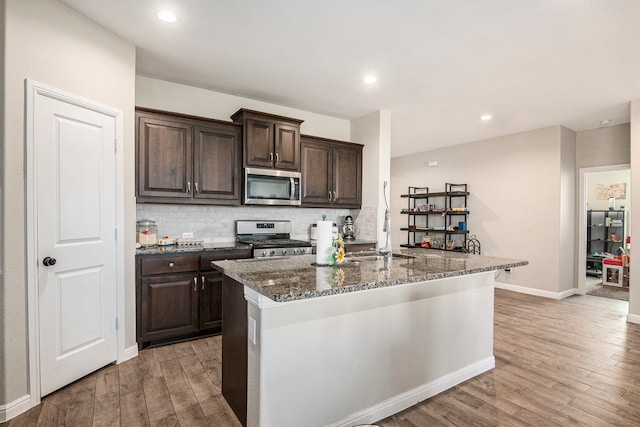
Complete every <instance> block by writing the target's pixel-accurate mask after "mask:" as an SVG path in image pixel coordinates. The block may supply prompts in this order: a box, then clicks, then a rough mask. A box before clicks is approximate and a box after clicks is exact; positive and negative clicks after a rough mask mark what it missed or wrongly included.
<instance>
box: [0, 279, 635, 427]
mask: <svg viewBox="0 0 640 427" xmlns="http://www.w3.org/2000/svg"><path fill="white" fill-rule="evenodd" d="M627 306H628V304H627V303H626V302H623V301H617V300H610V299H605V298H599V297H591V296H573V297H570V298H566V299H564V300H561V301H556V300H550V299H546V298H540V297H534V296H530V295H523V294H518V293H514V292H509V291H504V290H500V289H497V290H496V302H495V339H494V341H495V344H494V354H495V357H496V368H495V369H494V370H492V371H490V372H487V373H485V374H482V375H480V376H478V377H476V378H473V379H471V380H469V381H466V382H465V383H463V384H460V385H459V386H456V387H454V388H452V389H451V390H448V391H446V392H444V393H441V394H439V395H437V396H435V397H433V398H431V399H428V400H426V401H424V402H420V403H418V404H416V405H414V406H412V407H411V408H409V409H407V410H405V411H403V412H401V413H399V414H396V415H394V416H392V417H389V418H387V419H385V420H382V421H379V422H377V423H376V424H377V425H379V426H381V427H412V426H420V427H422V426H441V425H445V426H568V425H575V426H612V425H619V426H635V425H640V405H639V404H638V402H640V325H634V324H629V323H627V322H626V312H627ZM220 356H221V339H220V337H212V338H205V339H201V340H197V341H190V342H185V343H179V344H174V345H170V346H165V347H158V348H154V349H147V350H143V351H141V352H140V355H139V357H138V358H136V359H133V360H130V361H128V362H125V363H123V364H121V365H118V366H115V365H112V366H108V367H106V368H104V369H102V370H100V371H98V372H96V373H94V374H92V375H90V376H88V377H86V378H83V379H81V380H79V381H77V382H76V383H74V384H71V385H69V386H67V387H65V388H64V389H62V390H60V391H58V392H56V393H54V394H52V395H50V396H47V397H46V398H45V399H43V402H42V404H41V405H39V406H37V407H35V408H33V409H31V410H30V411H28V412H26V413H25V414H22V415H20V416H18V417H16V418H14V419H13V420H11V421H9V422H8V423H6V425H7V426H12V427H13V426H59V425H66V426H92V425H93V426H119V425H120V426H136V425H155V426H174V425H175V426H178V425H180V426H207V425H209V426H237V425H239V423H238V422H237V419H236V418H235V416H234V415H233V413H232V412H231V410H230V409H229V407H228V406H227V404H226V402H225V400H224V398H223V397H222V395H221V394H220V381H221V374H220V372H221V369H220V368H221V367H220Z"/></svg>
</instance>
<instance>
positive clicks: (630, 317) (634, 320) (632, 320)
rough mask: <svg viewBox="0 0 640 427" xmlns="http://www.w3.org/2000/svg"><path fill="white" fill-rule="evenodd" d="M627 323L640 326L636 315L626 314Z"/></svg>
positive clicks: (638, 317)
mask: <svg viewBox="0 0 640 427" xmlns="http://www.w3.org/2000/svg"><path fill="white" fill-rule="evenodd" d="M627 322H629V323H638V324H640V316H638V315H637V314H627Z"/></svg>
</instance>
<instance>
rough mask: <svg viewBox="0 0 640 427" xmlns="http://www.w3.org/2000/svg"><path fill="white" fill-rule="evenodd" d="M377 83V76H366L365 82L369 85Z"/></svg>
mask: <svg viewBox="0 0 640 427" xmlns="http://www.w3.org/2000/svg"><path fill="white" fill-rule="evenodd" d="M377 81H378V79H376V76H366V77H365V78H364V82H365V83H367V84H370V85H371V84H374V83H375V82H377Z"/></svg>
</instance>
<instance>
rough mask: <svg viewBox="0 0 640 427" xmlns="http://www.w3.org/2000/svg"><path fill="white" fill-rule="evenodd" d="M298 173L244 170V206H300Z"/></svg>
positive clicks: (257, 169)
mask: <svg viewBox="0 0 640 427" xmlns="http://www.w3.org/2000/svg"><path fill="white" fill-rule="evenodd" d="M301 176H302V175H301V174H300V172H294V171H283V170H273V169H259V168H245V170H244V204H245V205H285V206H298V205H300V178H301Z"/></svg>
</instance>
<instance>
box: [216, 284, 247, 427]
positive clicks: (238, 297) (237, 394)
mask: <svg viewBox="0 0 640 427" xmlns="http://www.w3.org/2000/svg"><path fill="white" fill-rule="evenodd" d="M222 360H223V363H222V395H223V396H224V398H225V400H226V401H227V403H228V404H229V406H230V407H231V409H232V410H233V412H234V413H235V414H236V416H237V417H238V419H239V420H240V422H241V423H242V425H243V426H246V425H247V302H246V300H245V298H244V286H243V285H242V284H240V283H238V282H236V281H235V280H233V279H231V278H230V277H228V276H223V278H222Z"/></svg>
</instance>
